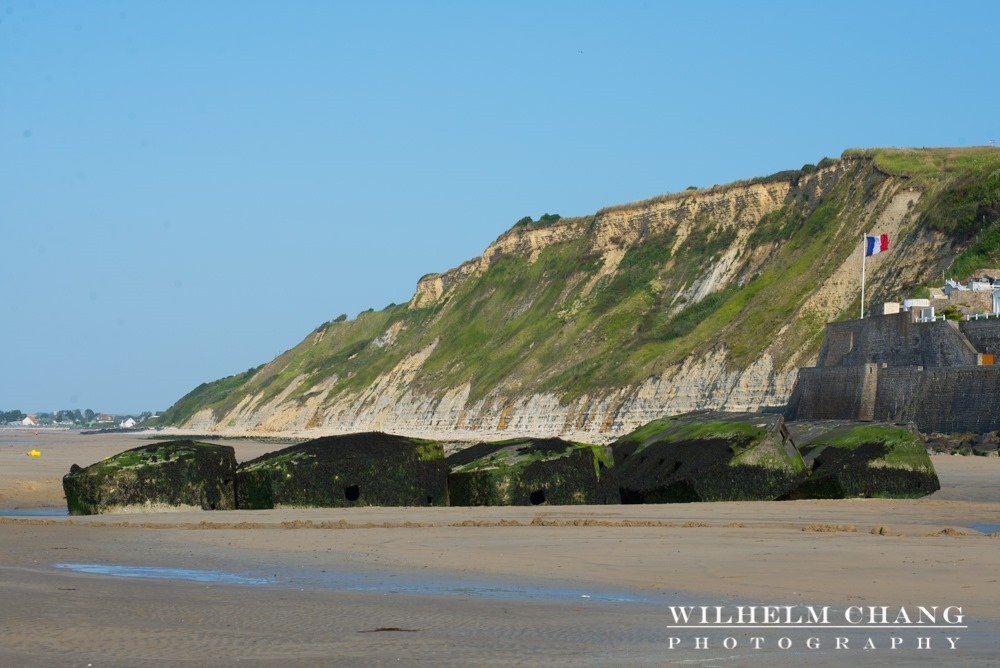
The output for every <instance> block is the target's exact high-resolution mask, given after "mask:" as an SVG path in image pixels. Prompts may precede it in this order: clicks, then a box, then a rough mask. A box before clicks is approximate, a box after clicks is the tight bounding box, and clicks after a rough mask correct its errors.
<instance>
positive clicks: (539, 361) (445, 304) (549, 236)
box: [163, 148, 1000, 442]
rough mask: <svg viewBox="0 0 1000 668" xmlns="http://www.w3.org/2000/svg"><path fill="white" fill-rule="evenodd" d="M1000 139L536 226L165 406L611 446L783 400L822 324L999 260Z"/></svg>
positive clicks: (244, 421) (896, 154)
mask: <svg viewBox="0 0 1000 668" xmlns="http://www.w3.org/2000/svg"><path fill="white" fill-rule="evenodd" d="M998 220H1000V150H997V149H992V148H975V149H973V148H970V149H934V150H896V149H877V150H855V151H847V152H845V153H844V154H843V156H841V158H840V159H836V160H831V159H824V160H823V161H821V163H820V164H819V166H818V167H815V166H812V165H807V166H806V167H804V168H803V169H801V170H795V171H790V172H782V173H779V174H775V175H773V176H771V177H766V178H761V179H753V180H749V181H743V182H738V183H734V184H730V185H727V186H719V187H714V188H710V189H703V190H689V191H685V192H681V193H676V194H671V195H664V196H660V197H655V198H652V199H649V200H646V201H642V202H636V203H633V204H627V205H621V206H614V207H609V208H606V209H602V210H601V211H598V212H597V213H596V214H594V215H592V216H586V217H579V218H569V219H560V220H557V221H555V222H552V221H551V219H545V220H544V222H537V223H536V222H533V221H532V222H529V221H522V222H520V223H518V224H517V225H515V226H514V227H513V228H512V229H510V230H508V231H507V232H505V233H504V234H502V235H501V236H500V237H499V238H498V239H497V240H496V241H495V242H494V243H492V244H491V245H490V246H489V247H488V248H487V249H486V250H485V252H483V254H482V255H481V256H479V257H477V258H475V259H473V260H470V261H468V262H466V263H464V264H462V265H461V266H459V267H456V268H454V269H451V270H449V271H447V272H444V273H442V274H430V275H428V276H425V277H424V278H423V279H421V280H420V281H419V283H418V285H417V289H416V292H415V294H414V295H413V298H412V299H411V300H410V302H409V303H408V304H403V305H398V306H392V307H389V308H387V309H385V310H383V311H377V312H376V311H369V312H365V313H362V314H360V315H359V316H358V317H357V318H355V319H353V320H346V321H341V322H327V323H324V324H323V325H321V326H320V327H318V328H317V329H316V330H315V331H313V332H311V333H310V334H309V335H308V336H307V337H306V338H305V339H304V340H303V341H302V342H301V343H299V344H298V345H297V346H295V347H294V348H292V349H291V350H288V351H287V352H285V353H283V354H282V355H280V356H279V357H277V358H276V359H274V360H272V361H271V362H269V363H267V364H265V365H263V366H261V367H259V368H257V369H253V370H250V371H248V372H246V373H243V374H239V375H236V376H231V377H228V378H223V379H221V380H218V381H215V382H212V383H205V384H202V385H200V386H199V387H197V388H195V390H193V391H192V392H191V393H189V394H188V395H186V396H184V397H182V398H181V399H180V400H179V401H178V402H177V403H176V404H175V405H174V406H172V407H171V408H170V410H169V411H167V412H166V413H165V415H164V416H163V423H164V424H172V425H176V426H182V427H187V428H192V429H198V430H204V431H211V432H221V433H226V432H232V433H248V432H279V431H280V432H310V433H311V434H314V435H315V434H319V433H342V432H355V431H370V430H381V431H387V432H395V433H403V434H411V435H422V436H433V437H444V438H470V437H471V438H483V437H490V438H492V437H499V436H503V437H513V436H528V435H530V436H554V435H562V436H566V437H569V438H575V439H581V440H589V441H600V442H604V441H608V440H611V439H612V438H614V437H615V436H616V435H619V434H621V433H624V432H626V431H629V430H630V429H633V428H635V427H636V426H637V425H640V424H643V423H645V422H648V421H650V420H652V419H655V418H658V417H661V416H663V415H665V414H671V413H679V412H684V411H689V410H694V409H702V408H709V409H725V410H730V411H752V410H757V409H759V408H761V407H762V406H769V405H780V404H783V403H784V402H785V401H786V400H787V398H788V395H789V393H790V392H791V389H792V385H793V384H794V381H795V375H796V369H797V367H798V366H800V365H810V364H812V363H813V361H814V359H815V356H816V354H817V352H818V350H819V346H820V342H821V339H822V333H823V325H824V323H826V322H827V321H830V320H835V319H838V318H843V317H856V313H857V311H858V308H859V305H860V302H859V289H860V286H859V282H860V277H859V274H860V266H859V265H860V262H861V236H862V235H863V234H864V233H866V232H878V233H888V234H889V235H890V238H891V239H892V249H891V251H890V252H889V253H888V254H885V255H881V256H878V257H876V258H873V260H872V261H870V262H868V274H867V277H868V293H867V294H868V299H869V303H870V304H874V303H877V302H880V301H882V300H885V299H892V298H898V297H901V296H903V295H902V292H903V291H904V290H908V289H911V288H914V287H916V286H918V285H919V284H921V283H923V282H926V281H929V280H931V279H940V277H941V275H942V273H943V272H945V271H948V270H949V268H952V267H953V265H954V269H956V270H957V269H961V270H962V271H968V270H970V269H973V268H976V267H981V266H997V265H998V263H997V258H998V253H997V250H998V248H1000V222H998Z"/></svg>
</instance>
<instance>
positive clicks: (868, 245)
mask: <svg viewBox="0 0 1000 668" xmlns="http://www.w3.org/2000/svg"><path fill="white" fill-rule="evenodd" d="M887 250H889V235H888V234H879V235H873V234H869V235H868V236H866V237H865V257H868V256H869V255H878V254H879V253H884V252H886V251H887Z"/></svg>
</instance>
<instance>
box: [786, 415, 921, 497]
mask: <svg viewBox="0 0 1000 668" xmlns="http://www.w3.org/2000/svg"><path fill="white" fill-rule="evenodd" d="M788 428H789V430H790V431H791V434H792V438H793V439H794V440H795V444H796V446H798V448H799V450H800V451H801V452H802V459H803V461H804V462H805V463H806V466H808V467H809V469H810V474H809V477H808V478H807V479H806V480H804V481H803V482H802V484H801V485H799V487H797V488H796V489H795V490H794V491H793V492H792V493H791V494H790V495H789V498H793V499H843V498H851V497H884V498H917V497H921V496H926V495H927V494H930V493H932V492H935V491H937V490H938V489H940V488H941V483H940V482H939V481H938V477H937V473H935V471H934V465H933V464H932V463H931V459H930V457H928V456H927V449H926V446H925V444H924V440H923V438H922V437H921V436H920V433H919V432H918V431H917V429H916V427H915V426H914V425H912V424H903V425H900V424H887V423H857V422H849V421H844V420H817V421H802V422H790V423H788Z"/></svg>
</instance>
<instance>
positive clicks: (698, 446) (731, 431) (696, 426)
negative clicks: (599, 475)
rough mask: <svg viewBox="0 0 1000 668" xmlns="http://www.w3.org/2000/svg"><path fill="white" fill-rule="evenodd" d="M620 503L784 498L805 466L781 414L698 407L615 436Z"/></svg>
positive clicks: (613, 446)
mask: <svg viewBox="0 0 1000 668" xmlns="http://www.w3.org/2000/svg"><path fill="white" fill-rule="evenodd" d="M611 450H612V453H613V454H614V468H613V469H612V471H613V476H612V484H613V485H614V487H615V488H616V491H617V493H618V496H619V499H620V500H621V502H622V503H683V502H690V501H757V500H760V501H766V500H773V499H780V498H782V497H784V496H786V495H787V494H788V493H789V492H791V490H793V489H795V488H796V487H797V486H798V485H799V484H800V483H801V482H802V481H803V480H804V479H805V476H806V467H805V464H804V463H803V461H802V458H801V456H799V453H798V451H797V450H796V449H795V446H794V445H793V444H792V442H791V439H790V438H789V437H788V432H787V431H786V430H785V427H784V419H783V418H782V417H781V416H780V415H773V414H761V413H723V412H712V411H698V412H694V413H685V414H683V415H676V416H673V417H667V418H662V419H659V420H654V421H653V422H650V423H648V424H646V425H644V426H642V427H640V428H639V429H637V430H635V431H634V432H632V433H630V434H626V435H625V436H623V437H621V438H620V439H618V440H617V441H615V442H614V443H612V444H611Z"/></svg>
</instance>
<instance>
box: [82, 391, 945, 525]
mask: <svg viewBox="0 0 1000 668" xmlns="http://www.w3.org/2000/svg"><path fill="white" fill-rule="evenodd" d="M793 433H798V434H799V436H798V437H797V438H798V439H799V441H800V442H801V443H802V445H801V446H798V445H796V441H795V440H794V439H795V438H796V437H795V436H793ZM63 487H64V490H65V492H66V499H67V503H68V505H69V511H70V513H71V514H74V515H88V514H99V513H114V512H128V511H136V510H142V509H150V510H152V509H156V510H163V509H170V508H181V509H190V508H201V509H204V510H225V509H234V508H239V509H247V510H253V509H267V508H278V507H322V508H334V507H354V506H443V505H454V506H472V505H564V504H609V503H610V504H617V503H680V502H691V501H753V500H776V499H792V498H846V497H872V496H880V497H916V496H923V495H925V494H928V493H930V492H932V491H934V490H936V489H938V487H939V485H938V482H937V476H936V475H935V473H934V468H933V466H932V465H931V462H930V459H929V458H928V456H927V453H926V451H925V449H924V442H923V439H922V438H921V437H920V435H919V434H917V433H916V431H915V430H913V429H911V428H906V427H899V426H893V425H878V424H867V425H858V424H853V423H823V422H818V423H801V424H798V425H794V431H790V430H789V428H788V426H786V425H785V423H784V420H783V418H782V417H781V416H780V415H773V414H772V415H764V414H759V413H758V414H754V413H719V412H709V411H702V412H694V413H687V414H683V415H677V416H672V417H667V418H661V419H658V420H654V421H652V422H649V423H648V424H646V425H644V426H642V427H641V428H639V429H637V430H635V431H634V432H631V433H630V434H627V435H626V436H624V437H622V438H620V439H618V440H617V441H615V442H614V443H612V444H611V445H609V446H602V445H593V444H587V443H575V442H571V441H564V440H561V439H552V438H550V439H513V440H506V441H499V442H484V443H480V444H477V445H474V446H471V447H469V448H466V449H464V450H460V451H458V452H455V453H453V454H451V455H450V456H448V457H445V449H444V446H443V444H442V443H440V442H436V441H431V440H426V439H417V438H411V437H403V436H394V435H390V434H384V433H378V432H372V433H361V434H351V435H345V436H333V437H325V438H319V439H314V440H311V441H307V442H305V443H301V444H298V445H293V446H290V447H288V448H284V449H282V450H279V451H277V452H272V453H268V454H265V455H263V456H261V457H258V458H256V459H253V460H251V461H248V462H244V463H243V464H241V465H239V466H238V467H237V466H236V465H235V459H234V457H233V449H232V448H230V447H228V446H217V445H210V444H206V443H198V442H193V441H174V442H167V443H159V444H154V445H149V446H142V447H140V448H133V449H132V450H127V451H125V452H122V453H120V454H118V455H115V456H114V457H110V458H108V459H106V460H103V461H101V462H98V463H96V464H93V465H91V466H89V467H87V468H79V467H77V466H75V465H74V467H73V468H72V469H71V471H70V473H69V474H67V475H66V476H65V477H64V478H63Z"/></svg>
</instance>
